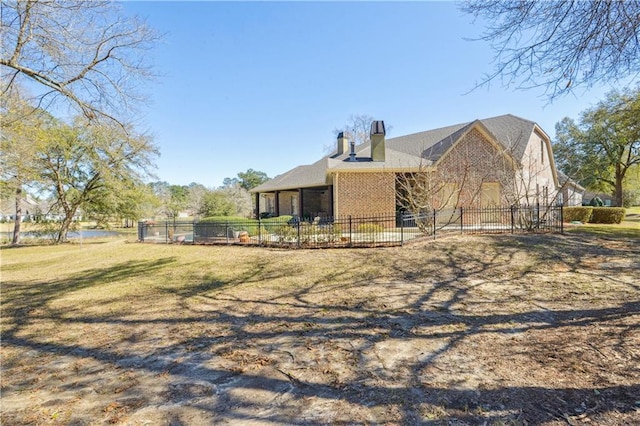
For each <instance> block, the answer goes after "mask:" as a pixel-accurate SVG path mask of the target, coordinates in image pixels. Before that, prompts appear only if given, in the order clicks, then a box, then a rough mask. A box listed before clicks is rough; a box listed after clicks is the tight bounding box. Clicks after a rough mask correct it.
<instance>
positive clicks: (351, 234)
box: [349, 215, 353, 247]
mask: <svg viewBox="0 0 640 426" xmlns="http://www.w3.org/2000/svg"><path fill="white" fill-rule="evenodd" d="M352 245H353V233H352V230H351V215H349V247H351V246H352Z"/></svg>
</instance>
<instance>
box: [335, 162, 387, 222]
mask: <svg viewBox="0 0 640 426" xmlns="http://www.w3.org/2000/svg"><path fill="white" fill-rule="evenodd" d="M334 188H335V190H336V194H335V198H334V202H335V206H336V207H337V210H336V215H337V216H348V215H351V216H375V215H387V214H393V213H394V212H395V210H396V192H395V174H394V173H385V172H372V173H346V172H342V173H339V174H338V176H337V178H336V179H335V181H334Z"/></svg>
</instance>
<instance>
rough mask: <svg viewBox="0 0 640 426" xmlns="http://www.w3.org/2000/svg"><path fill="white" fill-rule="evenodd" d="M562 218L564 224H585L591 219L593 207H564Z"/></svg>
mask: <svg viewBox="0 0 640 426" xmlns="http://www.w3.org/2000/svg"><path fill="white" fill-rule="evenodd" d="M562 212H563V216H564V221H565V222H576V221H577V222H582V223H587V222H589V219H591V213H592V212H593V207H586V206H574V207H565V208H564V209H563V211H562Z"/></svg>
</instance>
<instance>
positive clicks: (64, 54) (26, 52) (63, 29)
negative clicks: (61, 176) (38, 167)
mask: <svg viewBox="0 0 640 426" xmlns="http://www.w3.org/2000/svg"><path fill="white" fill-rule="evenodd" d="M1 9H2V11H1V13H0V15H1V20H2V26H1V32H0V39H1V40H2V41H1V43H2V44H1V46H2V48H1V49H0V52H1V53H0V67H1V68H2V82H1V84H2V94H3V96H4V95H5V94H6V93H7V92H8V91H10V90H11V88H12V87H13V86H14V85H15V84H16V83H20V82H25V81H28V82H30V83H31V85H32V86H34V85H33V83H35V86H34V93H36V94H37V95H36V97H37V99H36V102H32V103H33V104H35V105H38V106H39V107H40V108H43V109H45V110H48V111H52V108H54V105H55V103H56V101H59V100H62V101H64V104H66V105H69V106H72V107H74V108H75V109H79V110H80V111H81V112H82V114H83V115H85V116H86V117H87V118H88V119H90V120H94V119H101V118H107V119H109V120H115V121H117V122H118V123H121V124H122V123H124V122H125V121H126V120H125V119H124V118H125V117H129V116H130V114H131V112H132V111H133V110H134V106H135V104H136V103H138V101H140V100H141V99H142V97H141V96H140V94H139V93H138V90H137V89H138V88H139V84H140V83H141V81H143V80H145V79H148V78H149V77H151V76H152V74H151V67H150V64H149V63H148V60H147V55H146V53H147V50H149V49H150V48H151V47H152V46H153V45H154V44H155V42H156V41H157V40H158V38H159V36H158V34H157V33H156V32H154V31H153V30H151V29H150V28H149V27H148V26H147V25H146V24H145V23H144V22H143V21H141V20H139V19H137V18H128V17H125V16H124V15H123V14H122V12H121V10H120V7H119V5H117V4H116V3H113V2H109V1H93V0H89V1H64V0H52V1H41V0H24V1H2V2H1ZM122 127H123V128H124V127H125V126H124V125H123V126H122Z"/></svg>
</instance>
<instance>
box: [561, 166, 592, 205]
mask: <svg viewBox="0 0 640 426" xmlns="http://www.w3.org/2000/svg"><path fill="white" fill-rule="evenodd" d="M557 173H558V181H559V183H560V190H559V191H560V193H559V194H558V201H559V202H561V203H562V204H564V205H565V206H581V205H582V198H583V195H584V193H585V191H586V189H585V188H584V187H583V186H581V185H580V184H579V183H578V182H576V181H574V180H573V179H571V178H570V177H569V176H567V175H565V174H564V173H562V171H560V170H558V171H557Z"/></svg>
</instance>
